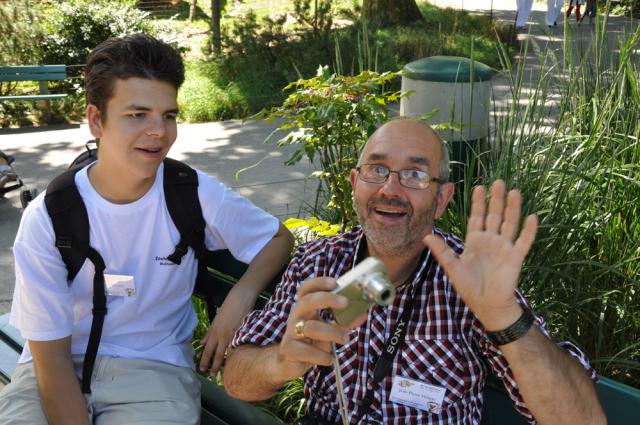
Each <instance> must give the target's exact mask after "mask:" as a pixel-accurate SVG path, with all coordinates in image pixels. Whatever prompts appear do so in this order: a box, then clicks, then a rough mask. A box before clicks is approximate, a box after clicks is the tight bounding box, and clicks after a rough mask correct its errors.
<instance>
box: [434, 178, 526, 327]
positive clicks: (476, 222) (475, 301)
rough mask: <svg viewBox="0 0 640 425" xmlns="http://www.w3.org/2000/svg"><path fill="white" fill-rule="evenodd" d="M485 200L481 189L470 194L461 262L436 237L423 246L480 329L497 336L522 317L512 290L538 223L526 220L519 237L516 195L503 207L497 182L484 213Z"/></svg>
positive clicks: (518, 199)
mask: <svg viewBox="0 0 640 425" xmlns="http://www.w3.org/2000/svg"><path fill="white" fill-rule="evenodd" d="M485 196H486V193H485V188H484V186H478V187H476V188H475V189H474V191H473V195H472V200H471V214H470V216H469V222H468V225H467V237H466V240H465V248H464V252H463V254H462V255H461V256H460V257H458V256H456V254H455V253H454V252H453V251H452V250H451V249H450V248H449V247H448V246H447V245H446V244H445V242H444V241H443V240H442V238H440V237H438V236H435V235H428V236H427V237H425V238H424V243H425V244H426V245H427V247H428V248H430V249H431V252H432V254H433V255H434V256H435V257H436V259H437V260H438V262H439V263H440V264H441V265H442V267H443V268H444V270H445V271H446V273H447V275H448V276H449V278H450V279H451V281H452V284H453V287H454V289H455V290H456V292H457V293H458V294H459V295H460V297H461V298H462V300H463V301H464V302H465V303H466V304H467V306H469V308H470V309H471V311H473V313H474V314H475V315H476V317H478V319H479V320H480V322H481V323H482V324H483V325H484V327H485V328H486V329H487V330H488V331H498V330H502V329H505V328H507V327H509V326H510V325H511V324H513V323H514V322H515V321H516V320H517V319H518V318H519V317H520V315H521V314H522V307H521V306H520V304H519V303H518V301H517V299H516V294H515V289H516V287H517V282H518V276H519V274H520V270H521V268H522V263H523V262H524V258H525V257H526V255H527V253H528V252H529V249H530V248H531V245H532V243H533V240H534V239H535V235H536V230H537V227H538V221H537V218H536V216H535V215H530V216H529V217H527V219H526V220H525V223H524V226H523V228H522V231H521V232H520V233H519V235H518V229H519V227H520V226H519V224H520V205H521V197H520V193H519V192H518V191H516V190H512V191H510V192H509V193H508V195H507V196H506V202H505V184H504V182H503V181H502V180H497V181H496V182H495V183H494V184H493V186H492V187H491V197H490V200H489V211H488V212H487V211H486V201H485ZM516 237H517V238H516Z"/></svg>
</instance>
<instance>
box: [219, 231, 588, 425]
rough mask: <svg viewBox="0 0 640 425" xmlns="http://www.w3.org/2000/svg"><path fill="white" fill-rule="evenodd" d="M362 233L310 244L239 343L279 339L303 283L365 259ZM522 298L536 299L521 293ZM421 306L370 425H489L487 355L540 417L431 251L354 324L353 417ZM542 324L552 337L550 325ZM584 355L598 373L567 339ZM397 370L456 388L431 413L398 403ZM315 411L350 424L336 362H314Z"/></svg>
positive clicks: (517, 401) (453, 241) (379, 392)
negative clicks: (388, 299)
mask: <svg viewBox="0 0 640 425" xmlns="http://www.w3.org/2000/svg"><path fill="white" fill-rule="evenodd" d="M434 233H436V234H438V235H440V236H442V237H443V238H444V239H445V241H446V242H447V244H448V245H449V246H450V247H451V248H452V249H454V250H455V252H456V253H457V254H461V253H462V250H463V244H462V242H461V241H460V240H459V239H458V238H456V237H455V236H453V235H451V234H447V233H445V232H443V231H441V230H440V229H437V228H434ZM362 235H363V233H362V230H361V229H360V228H355V229H353V230H351V231H349V232H347V233H345V234H342V235H340V236H336V237H330V238H324V239H319V240H316V241H313V242H311V243H308V244H306V245H304V246H301V247H300V248H299V249H298V251H297V252H296V255H295V256H294V258H293V260H292V261H291V263H290V264H289V267H288V268H287V271H286V272H285V274H284V276H283V280H282V282H281V283H280V284H279V285H278V287H277V289H276V291H275V293H274V294H273V296H272V297H271V299H270V301H269V303H268V304H267V305H266V306H265V308H264V310H262V311H254V312H253V313H252V314H250V315H249V316H248V317H247V318H245V320H244V322H243V325H242V326H241V328H240V329H239V330H238V332H237V333H236V335H235V336H234V338H233V341H232V343H231V347H237V346H239V345H242V344H253V345H259V346H266V345H270V344H276V343H278V342H279V341H280V340H281V339H282V336H283V334H284V331H285V328H286V324H287V318H288V316H289V313H290V312H291V310H292V308H293V306H294V304H295V302H296V297H297V290H298V286H299V285H300V284H301V283H302V282H304V281H306V280H307V279H309V278H313V277H320V276H332V277H336V278H337V277H339V276H341V275H343V274H344V273H346V272H347V271H349V270H350V269H351V268H352V267H353V266H354V262H355V261H356V258H357V253H358V247H359V245H360V242H361V240H363V238H362ZM520 298H521V302H522V303H523V304H526V300H524V298H523V297H521V296H520ZM410 303H413V310H412V313H411V320H410V321H409V324H408V327H407V333H406V337H405V341H404V343H402V344H400V346H399V351H398V352H397V353H396V356H395V358H394V361H393V366H392V368H391V373H390V375H389V376H387V377H385V378H384V380H383V381H382V382H381V383H380V384H379V385H378V386H376V387H375V391H374V400H373V403H372V404H371V406H370V408H369V410H368V411H367V414H366V415H365V416H364V417H362V419H361V420H360V422H359V423H361V424H371V423H380V424H408V423H411V424H442V425H444V424H447V425H451V424H460V425H462V424H479V423H480V416H481V412H482V400H483V399H482V394H483V388H484V382H485V377H486V374H487V370H486V367H485V363H483V359H484V360H485V361H486V364H488V365H489V366H490V367H491V369H492V370H493V372H494V373H495V374H496V375H497V376H498V377H499V378H500V379H501V380H502V381H503V383H504V385H505V387H506V389H507V391H508V392H509V395H510V397H511V398H512V400H513V402H514V405H515V407H516V409H517V410H518V411H519V412H520V413H521V414H522V415H523V416H524V417H525V418H526V419H528V420H529V421H530V422H531V423H535V420H534V419H533V417H532V416H531V414H530V412H529V411H528V410H527V408H526V406H525V404H524V402H523V400H522V398H521V397H520V394H519V392H518V388H517V386H516V383H515V380H514V378H513V374H512V373H511V370H510V368H509V365H508V363H507V360H506V359H505V358H504V357H503V356H502V353H501V351H500V349H499V348H498V347H496V346H495V345H493V344H492V343H491V342H490V341H489V339H488V338H487V336H486V335H485V332H484V328H483V327H482V325H481V324H480V322H479V321H478V319H477V318H476V317H475V316H474V315H473V313H472V312H471V311H470V310H469V308H468V307H467V306H466V305H465V304H464V303H463V302H462V300H461V299H460V297H459V296H458V294H457V293H456V292H455V291H454V289H453V287H452V286H451V284H450V282H449V279H448V277H447V276H446V275H445V273H444V270H443V269H442V268H441V267H440V265H439V264H438V263H437V262H436V261H435V259H433V258H432V257H431V255H430V254H429V253H427V255H426V256H425V259H424V261H423V262H422V264H421V265H420V266H418V268H417V269H416V271H415V272H414V275H413V277H411V278H410V279H409V280H408V281H407V282H406V283H405V284H403V285H401V286H399V287H398V288H397V289H396V297H395V299H394V301H393V304H391V305H389V306H386V307H380V306H377V305H376V306H374V307H373V308H371V310H370V311H369V315H368V319H367V322H365V324H363V325H362V326H360V327H359V328H356V329H353V330H352V331H351V334H350V342H349V343H348V344H346V345H343V346H342V347H339V348H338V351H337V355H338V359H339V362H340V365H341V367H342V377H343V382H344V391H345V395H346V402H347V410H348V411H349V422H350V423H351V424H355V423H356V421H357V412H358V408H359V405H360V401H361V400H362V399H363V398H364V396H365V393H366V391H367V386H368V385H369V386H371V385H372V381H373V370H374V367H375V364H376V361H377V359H378V357H379V356H380V353H381V352H382V349H383V347H384V346H385V343H386V341H387V339H388V338H389V335H390V333H391V332H392V331H393V329H394V326H395V323H396V322H397V321H398V320H399V319H400V317H401V314H402V311H403V310H404V309H405V308H407V307H408V306H409V304H410ZM536 324H537V325H538V326H539V327H540V329H541V330H542V331H543V332H544V333H545V334H547V335H548V331H547V329H546V324H545V323H544V321H543V320H542V319H541V318H540V317H536ZM558 345H559V346H560V347H562V348H563V349H565V350H566V351H567V352H568V353H569V354H570V355H571V356H573V357H575V358H576V359H577V360H578V361H579V362H580V363H581V364H582V365H583V366H584V368H585V369H586V370H587V373H588V374H589V375H590V376H591V377H592V379H594V380H595V379H596V375H595V372H594V370H593V369H592V368H591V367H590V366H589V363H588V360H587V359H586V357H585V355H584V354H583V353H582V352H580V350H579V349H578V348H576V347H575V346H574V345H572V344H571V343H568V342H563V343H560V344H558ZM393 376H401V377H406V378H410V379H414V380H418V381H421V382H425V383H428V384H431V385H436V386H438V387H443V388H446V393H445V396H444V401H443V403H442V409H441V411H440V412H439V413H430V412H427V411H424V410H420V409H417V408H414V407H410V406H406V405H403V404H397V403H394V402H391V401H390V400H389V395H390V393H391V387H392V383H393ZM305 397H306V398H307V412H314V413H315V414H316V415H318V416H319V417H321V418H323V419H324V420H325V421H327V422H332V423H338V422H339V421H340V416H339V410H338V399H337V395H336V380H335V374H334V372H333V369H332V368H329V367H313V368H312V369H310V370H309V372H308V373H307V374H306V376H305Z"/></svg>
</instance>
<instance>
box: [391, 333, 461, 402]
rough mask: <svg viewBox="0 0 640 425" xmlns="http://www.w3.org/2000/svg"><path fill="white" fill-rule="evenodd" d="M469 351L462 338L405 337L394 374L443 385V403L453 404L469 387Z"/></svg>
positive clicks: (439, 385)
mask: <svg viewBox="0 0 640 425" xmlns="http://www.w3.org/2000/svg"><path fill="white" fill-rule="evenodd" d="M468 351H469V349H468V348H467V347H466V345H465V343H464V341H462V340H455V339H425V340H407V341H406V343H405V345H404V347H403V349H402V350H401V351H400V363H399V364H398V370H397V371H396V373H397V375H400V376H403V377H406V378H410V379H415V380H418V381H421V382H424V383H427V384H430V385H435V386H438V387H441V388H445V389H446V393H445V396H444V401H443V404H444V406H448V405H452V404H455V403H457V402H459V401H460V400H461V399H464V398H465V397H467V396H468V394H469V391H470V390H471V387H472V370H471V363H470V361H469V353H468Z"/></svg>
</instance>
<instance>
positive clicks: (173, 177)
mask: <svg viewBox="0 0 640 425" xmlns="http://www.w3.org/2000/svg"><path fill="white" fill-rule="evenodd" d="M164 197H165V200H166V203H167V209H168V210H169V215H170V216H171V219H172V220H173V223H174V224H175V226H176V228H177V229H178V232H179V233H180V242H179V243H178V245H176V249H175V251H174V252H173V254H171V255H169V256H167V259H168V260H169V261H171V262H173V263H175V264H180V262H181V261H182V257H183V256H184V255H185V254H186V253H187V249H188V248H189V247H191V249H193V251H194V252H195V256H196V258H200V254H201V253H202V251H203V250H204V228H205V221H204V218H203V217H202V207H201V206H200V198H199V197H198V174H197V173H196V170H194V169H193V168H191V167H189V166H188V165H187V164H185V163H183V162H180V161H176V160H175V159H171V158H165V160H164Z"/></svg>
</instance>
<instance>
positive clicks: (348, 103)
mask: <svg viewBox="0 0 640 425" xmlns="http://www.w3.org/2000/svg"><path fill="white" fill-rule="evenodd" d="M397 76H398V74H397V73H391V72H386V73H382V74H378V73H375V72H371V71H364V72H362V73H360V74H359V75H356V76H353V77H350V76H339V75H336V74H331V73H330V72H329V69H328V67H326V66H325V67H322V66H321V67H319V68H318V72H317V74H316V76H315V77H314V78H310V79H306V80H305V79H302V80H298V81H296V82H293V83H291V84H290V85H289V86H287V89H294V91H293V92H292V93H291V94H290V95H289V96H288V97H287V99H286V100H285V101H284V103H283V104H282V106H279V107H274V108H271V109H270V110H264V111H262V112H261V113H260V114H258V115H256V116H255V117H254V118H255V119H261V118H265V119H266V121H267V122H272V121H275V120H278V121H279V122H282V124H281V125H280V126H279V127H278V129H277V130H276V131H274V132H273V133H272V134H271V135H270V136H269V138H268V139H267V140H266V141H268V140H270V139H271V137H274V136H275V135H276V134H277V132H278V131H282V132H285V133H286V135H285V136H284V137H283V138H282V139H280V140H279V141H278V145H279V146H282V145H295V146H296V147H297V149H296V151H295V152H294V153H293V154H292V156H291V158H289V159H288V160H287V162H286V164H287V165H293V164H296V163H297V162H299V161H300V160H301V159H302V158H303V157H307V159H308V160H309V162H310V163H316V164H319V165H320V167H321V169H320V170H318V171H316V172H314V173H313V176H314V177H317V178H318V179H319V180H320V182H321V183H322V186H323V187H324V189H325V190H326V192H327V193H328V194H329V199H328V202H327V203H326V205H316V206H315V209H316V210H318V209H323V210H329V211H331V212H334V213H335V218H334V219H333V220H331V221H332V222H337V223H339V224H340V225H341V227H342V228H343V229H344V228H346V227H348V226H350V225H352V224H353V223H354V221H355V217H354V214H353V207H352V199H351V185H350V183H349V171H350V170H351V169H352V168H354V167H355V166H356V161H357V158H358V152H359V151H360V148H361V147H362V146H363V145H364V143H365V142H366V141H367V139H368V138H369V136H370V135H371V134H372V133H373V132H374V131H375V129H376V127H377V125H378V124H379V123H381V122H384V121H386V120H387V118H388V115H389V103H391V102H397V101H398V100H399V99H400V97H401V96H403V95H404V94H403V93H400V92H395V91H388V90H387V89H386V87H388V85H389V83H390V82H391V81H393V80H394V79H395V78H396V77H397ZM314 212H315V211H314ZM316 215H317V214H316Z"/></svg>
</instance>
